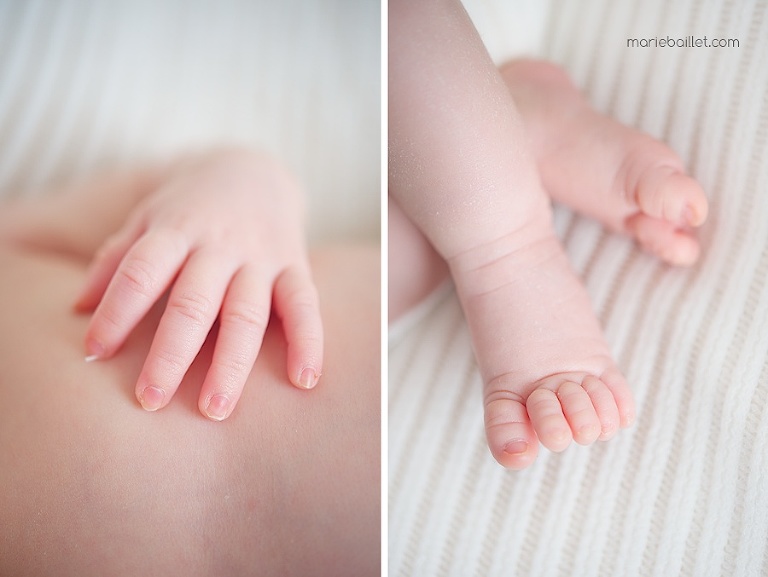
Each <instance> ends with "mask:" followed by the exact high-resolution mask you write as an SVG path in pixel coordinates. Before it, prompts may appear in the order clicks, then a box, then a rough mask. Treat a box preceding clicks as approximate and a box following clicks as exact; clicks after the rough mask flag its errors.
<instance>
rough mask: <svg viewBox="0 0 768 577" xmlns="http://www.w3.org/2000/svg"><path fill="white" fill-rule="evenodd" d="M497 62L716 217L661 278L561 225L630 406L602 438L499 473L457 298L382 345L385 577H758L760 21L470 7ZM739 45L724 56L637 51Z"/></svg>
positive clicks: (766, 251) (764, 129) (764, 436)
mask: <svg viewBox="0 0 768 577" xmlns="http://www.w3.org/2000/svg"><path fill="white" fill-rule="evenodd" d="M467 5H468V11H469V12H470V15H471V16H472V17H473V19H474V20H475V22H476V24H477V26H478V28H479V30H480V32H481V34H482V35H483V37H484V39H485V41H486V43H487V45H488V46H489V48H490V51H491V53H492V56H493V57H494V59H495V60H497V61H498V62H501V61H503V60H504V59H506V58H508V57H510V56H513V55H517V54H521V53H525V54H528V55H534V56H539V57H545V58H548V59H551V60H553V61H555V62H558V63H560V64H561V65H563V66H564V67H565V68H566V69H567V70H568V71H569V72H570V73H571V75H572V76H573V78H574V80H575V82H576V84H577V85H578V86H580V87H582V88H583V89H584V90H585V91H586V93H587V94H588V96H589V98H590V100H591V102H592V103H593V104H594V105H595V106H596V107H597V108H598V109H599V110H602V111H603V112H605V113H607V114H610V115H612V116H614V117H616V118H618V119H620V120H621V121H623V122H625V123H627V124H630V125H633V126H637V127H640V128H642V129H643V130H645V131H647V132H649V133H650V134H652V135H654V136H655V137H657V138H660V139H663V140H664V141H666V142H668V143H670V145H671V146H672V147H673V148H674V149H675V150H676V151H677V152H678V153H679V154H680V155H681V156H682V158H683V159H684V161H685V163H686V166H687V167H688V169H689V171H690V172H691V173H692V174H693V175H694V176H695V177H696V178H697V179H698V180H699V181H700V182H701V183H702V185H703V187H704V189H705V191H706V192H707V195H708V197H709V200H710V203H711V206H710V208H711V211H710V219H709V221H708V223H707V224H706V225H705V227H704V228H703V230H702V231H701V239H702V242H703V246H704V255H703V258H702V260H701V262H700V263H699V264H698V265H697V266H695V267H694V268H692V269H676V268H672V267H669V266H665V265H663V264H661V263H659V262H658V261H656V260H655V259H654V258H652V257H650V256H648V255H646V254H644V253H642V252H640V251H639V250H638V249H637V248H636V247H634V246H633V244H632V242H631V241H629V240H627V239H625V238H622V237H620V236H617V235H614V234H611V233H608V232H606V231H605V230H603V229H602V228H601V227H600V226H599V225H598V224H596V223H594V222H592V221H590V220H588V219H585V218H582V217H579V216H575V215H573V214H571V213H570V212H569V211H567V210H565V209H563V208H559V207H558V208H557V209H556V227H557V230H558V232H559V234H560V235H561V237H562V238H563V241H564V244H565V247H566V250H567V252H568V254H569V256H570V258H571V260H572V263H573V265H574V267H575V269H576V270H577V272H578V273H579V274H580V276H581V277H582V278H583V279H584V282H585V283H586V286H587V288H588V291H589V294H590V296H591V298H592V301H593V304H594V307H595V309H596V311H597V313H598V315H599V317H600V319H601V321H602V323H603V325H604V328H605V331H606V335H607V338H608V341H609V343H610V345H611V347H612V349H613V351H614V354H615V356H616V358H617V360H618V362H619V365H620V367H621V368H622V369H623V371H624V372H625V374H626V376H627V378H628V380H629V382H630V385H631V386H632V388H633V391H634V394H635V397H636V400H637V403H638V419H637V421H636V423H635V425H634V427H633V428H632V429H630V430H627V431H623V432H622V433H620V434H619V435H618V437H616V438H615V439H614V440H612V441H610V442H608V443H605V444H602V443H601V444H597V445H595V446H592V447H588V448H584V447H579V446H576V445H572V446H571V447H569V448H568V449H567V450H566V451H565V452H563V453H561V454H553V453H549V452H546V451H543V452H542V453H540V456H539V458H538V460H537V462H536V463H535V464H534V465H533V466H532V467H531V468H530V469H528V470H525V471H523V472H509V471H505V470H503V469H502V468H501V467H500V466H499V465H497V464H496V462H495V461H494V460H493V458H492V457H491V455H490V452H489V451H488V449H487V447H486V446H485V439H484V432H483V422H482V421H483V418H482V408H481V381H480V378H479V375H478V373H477V369H476V366H475V364H474V361H473V358H472V353H471V350H470V341H469V336H468V332H467V329H466V326H465V323H464V320H463V317H462V314H461V310H460V308H459V306H458V303H457V300H456V297H455V294H454V293H453V291H452V289H451V288H450V287H444V288H443V289H441V291H439V292H438V293H437V294H435V295H433V296H432V297H431V299H429V300H428V301H427V302H425V303H423V304H422V305H421V306H420V307H418V308H417V309H416V310H414V311H412V312H411V313H410V315H409V316H408V317H407V318H405V319H403V320H401V321H400V322H399V323H398V324H397V325H395V326H393V327H392V328H391V333H390V341H389V419H390V421H389V422H390V435H389V456H388V457H389V570H390V574H392V575H418V576H427V575H455V576H470V575H476V576H494V575H520V576H528V575H547V576H548V575H563V576H566V575H576V576H590V575H606V576H616V575H628V576H636V575H659V576H662V575H663V576H667V575H693V576H709V575H711V576H721V575H738V576H752V575H754V576H757V575H768V360H767V359H768V60H767V59H766V57H767V56H768V15H767V14H766V9H767V8H768V7H767V5H766V3H761V2H756V1H755V2H706V1H694V0H681V1H678V2H673V3H667V2H662V1H660V0H653V1H651V2H613V1H610V0H594V1H592V0H589V1H586V0H580V1H575V2H567V3H566V2H559V3H553V4H552V5H551V6H550V7H549V8H547V7H546V6H545V5H543V4H539V3H533V2H484V1H481V0H473V1H469V2H467ZM667 35H669V36H670V37H672V38H683V39H684V38H685V37H688V36H691V35H693V36H695V37H703V36H705V35H706V36H708V38H709V39H710V40H711V39H713V38H725V39H728V38H730V39H738V41H739V47H738V48H735V47H730V48H704V47H701V48H685V47H681V48H677V47H666V48H661V47H657V48H653V47H648V48H641V47H639V46H638V47H628V46H627V39H630V38H646V39H647V38H653V37H656V38H659V37H666V36H667Z"/></svg>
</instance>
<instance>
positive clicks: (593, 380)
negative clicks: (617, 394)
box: [581, 375, 620, 441]
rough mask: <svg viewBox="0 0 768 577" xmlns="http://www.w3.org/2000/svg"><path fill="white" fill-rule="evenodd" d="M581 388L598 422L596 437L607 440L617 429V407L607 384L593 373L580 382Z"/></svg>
mask: <svg viewBox="0 0 768 577" xmlns="http://www.w3.org/2000/svg"><path fill="white" fill-rule="evenodd" d="M581 386H582V389H583V390H584V391H585V392H586V393H587V395H589V399H590V401H591V402H592V406H593V407H594V409H595V413H596V414H597V419H598V421H599V422H600V435H599V437H598V439H600V440H601V441H607V440H608V439H610V438H611V437H613V436H614V435H615V434H616V432H617V431H618V430H619V426H620V419H619V409H618V407H617V406H616V400H615V399H614V397H613V393H611V391H610V389H609V388H608V386H607V385H606V384H605V383H604V382H603V381H601V380H600V379H598V378H597V377H595V376H593V375H588V376H587V377H585V379H584V381H583V382H582V383H581Z"/></svg>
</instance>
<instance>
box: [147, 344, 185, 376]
mask: <svg viewBox="0 0 768 577" xmlns="http://www.w3.org/2000/svg"><path fill="white" fill-rule="evenodd" d="M155 358H156V360H157V362H158V364H159V365H160V366H161V367H162V371H161V372H162V373H165V374H169V375H180V374H184V373H185V372H186V370H187V363H186V362H185V359H184V357H183V355H182V354H181V353H180V352H174V351H172V350H170V349H167V348H163V349H161V350H159V351H157V352H156V353H155Z"/></svg>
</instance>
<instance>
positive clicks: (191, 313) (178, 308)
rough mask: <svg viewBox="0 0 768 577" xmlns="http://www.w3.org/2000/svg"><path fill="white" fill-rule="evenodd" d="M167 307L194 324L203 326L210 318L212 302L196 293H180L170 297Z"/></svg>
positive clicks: (212, 307) (212, 308)
mask: <svg viewBox="0 0 768 577" xmlns="http://www.w3.org/2000/svg"><path fill="white" fill-rule="evenodd" d="M168 307H169V308H170V309H171V310H172V311H174V312H176V313H177V314H179V315H181V316H183V317H186V318H187V319H189V320H191V321H192V322H194V323H196V324H203V323H205V322H206V321H208V320H209V319H210V318H211V316H212V311H213V310H214V304H213V301H212V300H211V299H210V298H208V297H207V296H205V295H204V294H202V293H199V292H197V291H189V292H182V293H179V294H175V295H173V296H172V298H171V300H170V301H169V302H168Z"/></svg>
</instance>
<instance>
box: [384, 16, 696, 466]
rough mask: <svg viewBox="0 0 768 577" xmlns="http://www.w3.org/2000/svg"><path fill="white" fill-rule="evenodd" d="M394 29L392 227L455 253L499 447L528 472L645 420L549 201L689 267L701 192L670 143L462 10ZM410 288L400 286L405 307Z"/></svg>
mask: <svg viewBox="0 0 768 577" xmlns="http://www.w3.org/2000/svg"><path fill="white" fill-rule="evenodd" d="M390 23H391V29H393V30H394V32H393V33H391V34H392V35H391V36H390V195H391V197H392V198H393V200H392V201H391V202H390V237H391V238H393V237H395V238H397V237H400V238H402V237H407V238H410V239H411V241H412V243H413V244H419V245H420V246H419V247H418V250H415V251H413V253H414V254H421V255H427V256H426V257H425V259H426V258H429V255H430V251H429V250H426V249H425V248H424V245H426V244H427V243H428V244H429V245H431V247H433V250H432V252H431V255H432V257H431V258H432V259H433V260H434V259H438V258H439V259H442V260H443V261H444V262H445V263H447V268H448V271H449V272H450V274H451V275H452V277H453V280H454V283H455V285H456V289H457V293H458V295H459V299H460V301H461V304H462V307H463V309H464V313H465V316H466V319H467V323H468V326H469V329H470V333H471V336H472V342H473V348H474V352H475V356H476V358H477V362H478V366H479V369H480V372H481V374H482V377H483V381H484V406H485V428H486V436H487V440H488V445H489V448H490V450H491V452H492V454H493V455H494V457H495V458H496V459H497V460H498V461H499V462H500V463H501V464H502V465H504V466H505V467H508V468H511V469H522V468H524V467H527V466H528V465H530V464H531V463H532V462H533V461H534V460H535V458H536V456H537V453H538V450H539V445H540V444H541V445H544V446H545V447H546V448H548V449H550V450H552V451H562V450H564V449H565V448H566V447H567V446H568V445H569V444H570V442H571V441H576V442H577V443H579V444H582V445H588V444H591V443H593V442H595V441H597V440H608V439H610V438H611V437H613V436H614V435H615V434H616V432H617V431H618V430H619V429H620V428H624V427H628V426H629V425H630V424H631V423H632V421H633V419H634V402H633V399H632V395H631V391H630V389H629V387H628V385H627V383H626V381H625V379H624V377H623V376H622V374H621V372H620V371H619V369H618V368H617V367H616V365H615V362H614V361H613V358H612V356H611V354H610V351H609V348H608V346H607V344H606V342H605V339H604V337H603V335H602V331H601V329H600V326H599V323H598V321H597V319H596V317H595V315H594V313H593V312H592V309H591V305H590V302H589V299H588V295H587V293H586V291H585V289H584V287H583V285H582V283H581V282H580V281H579V279H578V277H577V276H576V275H575V274H574V272H573V271H572V269H571V267H570V265H569V263H568V260H567V258H566V255H565V253H564V251H563V249H562V247H561V245H560V243H559V241H558V239H557V238H556V236H555V233H554V230H553V227H552V222H551V218H552V217H551V209H550V202H549V199H550V196H551V198H553V199H555V200H557V201H560V202H562V203H564V204H567V205H569V206H571V207H572V208H574V209H575V210H577V211H579V212H581V213H584V214H586V215H589V216H592V217H594V218H596V219H598V220H600V221H601V222H602V223H604V224H605V225H606V226H608V227H610V228H611V229H612V230H616V231H620V232H623V233H626V234H629V235H632V236H633V237H634V238H635V239H637V241H638V243H639V244H640V245H641V246H642V247H644V248H645V249H647V250H649V251H650V252H652V253H653V254H655V255H657V256H659V257H660V258H662V259H664V260H665V261H668V262H670V263H673V264H678V265H687V264H691V263H693V262H694V261H695V260H696V259H697V257H698V254H699V245H698V242H697V241H696V238H695V236H694V233H693V232H692V231H693V229H694V228H695V227H697V226H699V225H701V224H702V223H703V222H704V219H705V218H706V214H707V203H706V198H705V196H704V194H703V191H702V190H701V188H700V187H699V186H698V184H697V183H696V182H695V181H694V180H693V179H691V178H690V177H688V176H687V175H686V174H685V172H684V170H683V167H682V164H681V162H680V160H679V158H678V157H677V156H676V155H675V154H674V153H673V152H672V151H671V150H670V149H669V148H668V147H666V146H664V145H663V144H661V143H659V142H657V141H655V140H653V139H651V138H650V137H648V136H645V135H643V134H640V133H638V132H637V131H634V130H632V129H630V128H627V127H624V126H622V125H620V124H619V123H616V122H614V121H612V120H610V119H608V118H606V117H604V116H601V115H600V114H598V113H597V112H595V111H594V110H592V109H591V108H590V107H589V105H588V104H587V102H586V100H585V99H584V98H583V96H582V95H581V94H580V93H579V92H578V90H577V89H576V88H575V87H574V86H573V85H572V84H571V82H570V81H569V79H568V78H567V76H566V75H565V73H564V72H563V71H562V70H560V69H559V68H557V67H555V66H553V65H551V64H547V63H543V62H533V61H519V62H513V63H511V64H509V65H507V66H505V67H503V68H502V69H501V71H498V70H497V69H496V68H495V67H493V65H492V63H491V62H490V58H489V57H488V55H487V53H486V52H485V50H484V48H483V46H482V44H481V42H480V40H479V37H478V36H477V34H476V32H475V31H474V28H473V27H472V24H471V22H470V21H469V19H468V17H467V16H466V13H465V12H464V11H463V8H462V7H461V6H460V5H459V4H457V3H456V4H453V5H451V4H450V3H438V2H425V3H419V7H413V6H408V4H407V3H406V2H404V3H398V2H393V3H391V4H390ZM393 36H394V37H393ZM419 65H423V66H424V67H423V68H421V71H420V73H417V72H416V71H415V70H414V67H416V66H419ZM435 103H439V104H435ZM545 191H546V192H545ZM547 193H548V194H549V196H548V194H547ZM414 225H415V228H416V229H418V230H419V231H420V232H421V233H422V234H423V237H421V239H420V240H413V239H414V238H415V235H414V233H413V227H414ZM391 242H392V241H391ZM394 242H398V241H394ZM402 250H404V247H402V246H401V247H400V248H399V251H402ZM397 258H398V256H397V255H392V253H390V275H392V276H393V277H395V278H396V276H397V275H396V271H395V274H394V275H393V272H392V271H393V269H396V268H397V267H398V266H399V265H398V264H397ZM408 266H409V267H410V270H411V271H413V270H417V268H416V267H415V266H414V263H409V265H408ZM437 268H438V267H437V266H436V265H435V264H434V263H431V264H428V263H426V262H425V263H424V264H423V269H424V270H429V271H434V270H436V269H437ZM435 276H436V275H432V278H433V279H434V278H435ZM422 284H423V285H424V286H426V285H427V284H429V283H422ZM399 293H400V291H399V290H398V288H397V286H393V285H390V298H391V304H390V306H391V307H392V306H393V305H394V308H395V309H399V310H402V309H403V308H405V306H404V304H403V303H402V302H400V303H398V302H397V300H398V294H399ZM412 294H413V293H409V295H412Z"/></svg>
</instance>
